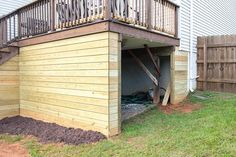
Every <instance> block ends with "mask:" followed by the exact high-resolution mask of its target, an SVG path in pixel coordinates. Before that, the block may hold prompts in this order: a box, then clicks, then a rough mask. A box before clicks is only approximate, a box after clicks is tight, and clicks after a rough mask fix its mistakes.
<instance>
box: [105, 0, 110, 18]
mask: <svg viewBox="0 0 236 157" xmlns="http://www.w3.org/2000/svg"><path fill="white" fill-rule="evenodd" d="M104 2H105V3H104V18H105V19H106V20H109V19H111V0H105V1H104Z"/></svg>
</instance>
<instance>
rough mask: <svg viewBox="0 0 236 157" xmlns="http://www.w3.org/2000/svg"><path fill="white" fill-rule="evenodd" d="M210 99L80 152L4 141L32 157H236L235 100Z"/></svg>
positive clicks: (139, 123)
mask: <svg viewBox="0 0 236 157" xmlns="http://www.w3.org/2000/svg"><path fill="white" fill-rule="evenodd" d="M197 94H198V95H201V96H204V97H206V98H207V99H205V100H202V99H200V98H196V97H194V96H193V95H190V96H189V101H190V102H191V103H197V104H201V105H202V108H201V109H200V110H197V111H194V112H192V113H174V114H171V115H166V114H164V113H162V112H160V111H157V109H153V110H151V111H148V112H146V113H144V114H142V115H140V116H138V117H135V118H133V119H131V120H129V121H127V122H125V123H124V124H123V126H122V135H120V136H118V137H115V138H112V139H109V140H105V141H101V142H99V143H96V144H88V145H81V146H67V145H64V146H63V145H58V144H57V145H56V144H50V145H43V144H40V143H38V142H36V140H33V139H31V138H24V137H21V136H8V135H0V141H5V142H9V143H21V144H22V145H23V146H25V147H26V148H27V149H28V151H29V153H30V154H31V155H32V156H34V157H37V156H42V157H46V156H49V157H54V156H55V157H61V156H63V157H64V156H65V157H67V156H68V157H72V156H87V157H97V156H101V157H106V156H107V157H110V156H115V157H116V156H121V157H128V156H131V157H135V156H140V157H143V156H153V157H157V156H161V157H168V156H171V157H174V156H176V157H185V156H187V157H191V156H193V157H198V156H199V157H203V156H204V157H210V156H212V157H217V156H220V157H222V156H225V157H230V156H232V157H233V156H236V95H233V94H223V93H213V92H198V93H197Z"/></svg>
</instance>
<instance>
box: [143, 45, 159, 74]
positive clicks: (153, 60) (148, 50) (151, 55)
mask: <svg viewBox="0 0 236 157" xmlns="http://www.w3.org/2000/svg"><path fill="white" fill-rule="evenodd" d="M144 47H145V48H146V50H147V52H148V54H149V56H150V58H151V60H152V62H153V64H154V65H155V68H156V71H157V73H158V75H159V76H160V75H161V72H160V67H159V66H158V65H157V63H156V61H155V59H154V57H153V54H152V52H151V50H150V48H149V47H148V45H144Z"/></svg>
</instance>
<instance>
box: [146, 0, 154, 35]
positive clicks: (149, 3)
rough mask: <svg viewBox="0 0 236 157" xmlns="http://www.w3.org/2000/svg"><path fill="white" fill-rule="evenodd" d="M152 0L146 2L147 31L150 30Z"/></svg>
mask: <svg viewBox="0 0 236 157" xmlns="http://www.w3.org/2000/svg"><path fill="white" fill-rule="evenodd" d="M151 1H152V0H146V9H145V10H146V13H145V14H146V21H145V22H146V25H147V29H148V30H151V29H152V6H151V4H152V2H151Z"/></svg>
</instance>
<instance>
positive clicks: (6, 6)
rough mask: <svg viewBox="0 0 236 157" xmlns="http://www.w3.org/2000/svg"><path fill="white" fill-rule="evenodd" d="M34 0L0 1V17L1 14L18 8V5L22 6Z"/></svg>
mask: <svg viewBox="0 0 236 157" xmlns="http://www.w3.org/2000/svg"><path fill="white" fill-rule="evenodd" d="M33 1H34V0H17V1H16V0H7V1H1V5H0V17H1V16H3V15H6V14H8V13H10V12H12V11H14V10H15V9H18V8H20V7H23V6H24V5H27V4H28V3H31V2H33Z"/></svg>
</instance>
